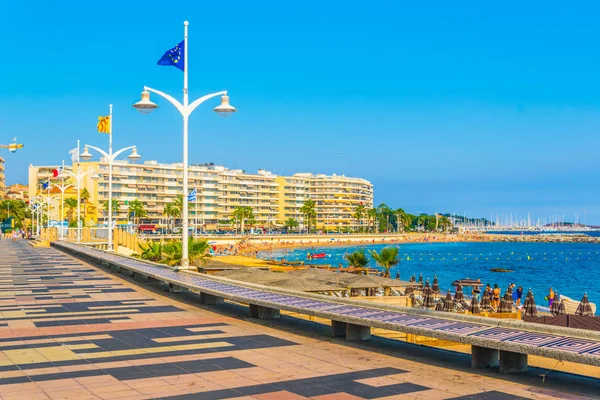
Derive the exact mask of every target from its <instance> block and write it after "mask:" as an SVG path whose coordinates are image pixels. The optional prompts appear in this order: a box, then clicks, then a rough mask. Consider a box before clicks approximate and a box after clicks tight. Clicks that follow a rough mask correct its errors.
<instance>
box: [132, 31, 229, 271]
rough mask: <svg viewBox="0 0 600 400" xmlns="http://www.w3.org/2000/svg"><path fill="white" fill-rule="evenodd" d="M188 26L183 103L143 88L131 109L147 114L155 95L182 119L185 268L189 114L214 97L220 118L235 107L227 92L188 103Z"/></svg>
mask: <svg viewBox="0 0 600 400" xmlns="http://www.w3.org/2000/svg"><path fill="white" fill-rule="evenodd" d="M188 25H189V23H188V22H187V21H185V22H184V23H183V36H184V39H183V40H184V48H183V103H180V102H179V101H177V100H176V99H175V98H173V97H171V96H170V95H168V94H166V93H163V92H161V91H158V90H155V89H152V88H149V87H147V86H144V91H143V92H142V99H141V100H140V101H138V102H137V103H135V104H134V105H133V107H134V108H135V109H137V110H138V111H140V112H141V113H143V114H148V113H150V112H152V111H153V110H155V109H156V108H158V106H157V105H156V104H155V103H153V102H152V101H150V92H152V93H155V94H157V95H159V96H161V97H163V98H165V99H166V100H167V101H169V103H171V104H173V105H174V106H175V108H177V110H178V111H179V112H180V113H181V116H182V117H183V198H182V200H183V210H182V211H183V221H182V222H183V227H182V231H183V232H182V243H181V247H182V249H181V266H182V267H184V268H186V267H188V266H189V257H188V224H189V221H188V192H189V190H188V119H189V116H190V114H191V113H192V112H193V111H194V110H195V109H196V107H198V106H199V105H200V104H202V103H204V102H205V101H206V100H209V99H211V98H213V97H216V96H221V104H220V105H219V106H217V107H215V109H214V111H215V112H216V113H217V114H219V115H221V116H224V117H226V116H229V115H231V114H232V113H234V112H235V111H237V110H236V109H235V107H233V106H231V105H230V104H229V97H228V96H227V91H222V92H217V93H212V94H207V95H205V96H202V97H200V98H198V99H196V100H195V101H193V102H192V103H191V104H189V103H188Z"/></svg>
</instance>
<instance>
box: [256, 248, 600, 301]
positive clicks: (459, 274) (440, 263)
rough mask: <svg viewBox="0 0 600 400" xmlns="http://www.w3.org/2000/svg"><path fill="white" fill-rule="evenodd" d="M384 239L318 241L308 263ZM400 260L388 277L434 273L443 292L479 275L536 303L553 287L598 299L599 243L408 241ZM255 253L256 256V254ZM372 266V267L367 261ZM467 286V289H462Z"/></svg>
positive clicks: (293, 254) (331, 260) (340, 257)
mask: <svg viewBox="0 0 600 400" xmlns="http://www.w3.org/2000/svg"><path fill="white" fill-rule="evenodd" d="M386 246H389V244H388V245H364V246H348V247H319V248H318V249H315V250H313V251H316V252H321V251H324V252H325V253H326V254H327V256H326V258H324V259H319V260H311V261H310V263H311V264H331V265H333V266H337V265H338V264H339V263H342V264H343V265H344V266H347V264H348V263H347V262H346V261H345V260H344V254H347V253H351V252H353V251H355V250H357V249H359V248H365V249H367V250H380V249H382V248H383V247H386ZM397 246H399V247H400V252H399V254H400V257H401V262H400V264H399V265H398V266H397V267H395V268H394V269H393V270H392V277H395V276H396V272H397V271H400V279H402V280H408V279H409V278H410V276H411V275H413V274H415V275H416V276H417V277H418V275H419V273H422V274H423V278H424V279H426V278H429V279H430V281H433V276H434V274H437V276H438V279H439V282H440V289H441V290H442V292H443V293H445V291H446V290H447V289H448V288H450V284H451V283H452V282H453V281H454V280H457V279H463V278H471V279H477V278H479V279H481V282H483V283H484V284H486V283H489V284H491V285H492V286H493V285H494V284H495V283H497V284H498V285H499V286H500V288H502V289H503V290H504V289H506V287H508V285H509V284H510V283H513V282H514V283H515V284H516V285H517V286H523V289H524V290H525V291H527V289H528V288H531V289H532V291H533V293H534V296H535V299H536V302H537V304H538V305H547V304H546V303H545V302H544V297H545V296H546V295H547V294H548V288H549V287H552V288H553V289H554V290H556V291H557V292H558V293H559V294H565V295H567V296H569V297H571V298H573V299H575V300H580V299H581V297H582V296H583V294H584V292H587V293H588V296H589V298H590V301H592V302H596V303H600V244H593V243H481V242H476V243H410V244H400V245H397ZM308 251H310V249H308V250H307V249H306V248H304V249H297V250H295V251H285V250H280V251H273V252H272V253H271V254H262V256H263V257H265V258H267V257H271V258H276V259H280V258H282V257H285V259H286V260H290V261H291V260H304V261H305V260H306V254H307V252H308ZM259 256H261V255H260V254H259ZM371 266H372V267H376V265H375V263H374V262H373V261H372V262H371ZM491 268H506V269H512V270H514V272H508V273H497V272H491V271H490V269H491ZM466 292H468V291H466Z"/></svg>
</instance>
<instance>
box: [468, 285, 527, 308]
mask: <svg viewBox="0 0 600 400" xmlns="http://www.w3.org/2000/svg"><path fill="white" fill-rule="evenodd" d="M508 287H509V289H510V290H511V291H512V300H513V302H514V303H515V305H516V306H517V307H519V306H520V305H521V299H522V298H523V287H522V286H519V287H517V285H515V284H514V283H511V284H510V285H509V286H508ZM479 292H480V291H479V288H478V287H475V289H474V290H473V295H474V296H477V300H479ZM501 294H502V293H501V290H500V288H499V287H498V284H497V283H495V284H494V288H493V289H492V287H491V286H490V284H489V283H488V284H487V285H485V290H484V292H483V296H487V297H488V298H489V299H490V302H491V304H492V307H493V308H498V307H500V299H501V297H502V296H501Z"/></svg>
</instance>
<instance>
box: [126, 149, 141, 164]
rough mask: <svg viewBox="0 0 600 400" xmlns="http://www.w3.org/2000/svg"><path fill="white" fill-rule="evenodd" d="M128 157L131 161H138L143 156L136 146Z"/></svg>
mask: <svg viewBox="0 0 600 400" xmlns="http://www.w3.org/2000/svg"><path fill="white" fill-rule="evenodd" d="M127 158H129V159H130V160H131V161H137V160H139V159H140V158H142V156H140V155H139V154H138V152H137V147H134V148H133V149H131V154H130V155H129V156H128V157H127Z"/></svg>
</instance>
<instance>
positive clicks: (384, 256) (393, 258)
mask: <svg viewBox="0 0 600 400" xmlns="http://www.w3.org/2000/svg"><path fill="white" fill-rule="evenodd" d="M369 254H370V255H371V257H373V260H375V262H376V263H377V264H379V266H381V268H383V276H384V277H386V278H389V277H390V269H391V268H392V267H393V266H395V265H397V264H398V263H399V262H400V259H399V258H398V248H397V247H385V248H383V249H381V252H379V253H378V252H377V251H375V250H372V251H369Z"/></svg>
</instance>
